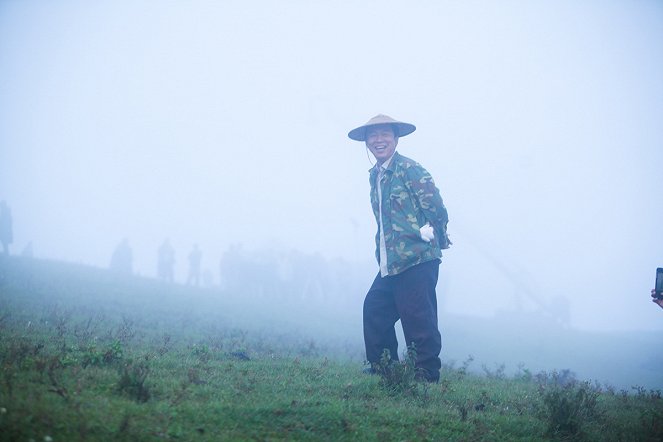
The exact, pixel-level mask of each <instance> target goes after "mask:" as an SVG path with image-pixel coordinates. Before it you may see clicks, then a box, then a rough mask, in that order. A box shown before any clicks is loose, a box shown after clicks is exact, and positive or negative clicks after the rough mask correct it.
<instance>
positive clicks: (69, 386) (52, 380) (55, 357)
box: [0, 259, 663, 441]
mask: <svg viewBox="0 0 663 442" xmlns="http://www.w3.org/2000/svg"><path fill="white" fill-rule="evenodd" d="M261 304H264V301H258V302H257V303H256V302H254V301H252V300H247V299H242V298H241V296H238V297H233V296H230V295H229V294H222V293H218V292H213V291H203V290H191V289H187V288H185V287H181V286H172V285H165V284H160V283H158V282H155V281H152V280H148V279H142V278H120V277H118V276H117V275H112V274H110V273H109V272H106V271H104V270H99V269H94V268H87V267H81V266H76V265H67V264H61V263H52V262H44V261H25V260H20V259H12V260H6V259H5V260H4V261H0V336H1V338H2V339H1V341H0V362H1V364H2V373H1V376H2V379H1V384H0V440H29V439H34V440H44V437H45V436H47V435H48V436H50V437H52V438H53V440H56V441H57V440H109V439H110V440H127V441H129V440H132V441H133V440H162V439H166V438H168V439H180V440H540V439H550V438H554V437H562V436H564V437H570V436H573V437H575V438H576V439H586V440H657V439H659V440H660V438H661V436H662V435H663V428H662V427H661V421H663V403H662V401H661V399H660V393H657V392H653V391H645V390H642V389H641V390H640V391H639V392H636V393H635V394H626V393H625V392H621V393H615V392H611V391H603V392H600V393H599V391H598V390H596V389H595V388H592V387H590V386H588V385H585V384H582V383H571V384H569V385H568V386H566V387H563V386H561V385H560V382H559V381H560V379H559V378H554V377H552V376H549V375H540V376H538V377H537V376H530V375H529V374H528V373H527V372H525V373H522V376H520V377H518V378H512V379H506V378H504V376H502V375H501V374H500V373H499V372H496V373H494V376H493V377H479V376H476V375H472V374H470V373H468V372H467V369H466V367H465V366H457V367H451V366H448V367H446V368H445V370H444V371H443V374H442V381H441V382H440V384H437V385H428V384H417V383H408V382H406V381H404V382H403V386H404V387H407V388H404V389H403V391H393V390H391V389H389V388H386V387H384V385H382V384H381V381H380V379H379V378H378V377H372V376H365V375H361V374H359V371H360V369H361V362H360V361H361V355H360V354H359V353H360V352H359V353H358V350H357V348H356V346H354V345H353V344H352V343H348V342H345V341H344V337H343V335H339V336H334V335H329V334H327V335H323V334H322V332H321V331H320V330H321V329H320V328H319V327H320V326H321V325H322V324H324V323H327V322H332V321H333V320H334V314H333V309H329V310H328V311H326V312H319V313H318V314H316V315H315V317H313V318H311V314H310V312H308V311H306V310H301V311H298V309H300V308H301V306H298V305H297V304H296V303H295V304H292V303H288V302H287V301H285V300H282V302H276V303H270V304H269V307H270V308H269V309H264V308H260V307H263V305H261ZM293 311H294V313H295V315H294V316H295V317H297V316H301V317H302V322H301V324H296V325H293V323H292V322H290V321H289V320H287V318H288V317H291V316H290V315H289V314H288V315H286V312H287V313H293ZM279 318H280V319H279ZM307 318H308V319H307ZM321 323H322V324H321ZM258 324H260V325H258ZM311 335H313V336H316V340H313V339H311V338H310V337H309V336H311ZM323 336H324V337H323ZM246 357H248V358H249V360H246ZM555 380H557V381H558V382H555ZM546 401H548V402H546ZM564 407H566V408H564ZM574 407H576V408H575V409H574ZM564 410H566V412H565V411H564ZM574 410H575V411H574ZM565 413H566V414H565ZM551 422H552V423H558V424H559V423H566V424H570V426H568V425H567V431H566V433H563V432H558V433H557V434H556V435H555V433H554V432H551V431H550V424H551ZM574 423H577V425H578V426H577V428H576V427H573V424H574ZM553 436H554V437H553Z"/></svg>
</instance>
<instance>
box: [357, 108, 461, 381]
mask: <svg viewBox="0 0 663 442" xmlns="http://www.w3.org/2000/svg"><path fill="white" fill-rule="evenodd" d="M415 130H416V127H415V126H414V125H413V124H409V123H403V122H400V121H396V120H394V119H393V118H391V117H388V116H386V115H377V116H376V117H373V118H372V119H371V120H369V121H368V123H366V124H364V125H363V126H360V127H358V128H356V129H353V130H351V131H350V132H349V133H348V136H349V137H350V138H351V139H353V140H355V141H363V142H365V143H366V147H367V148H368V150H370V151H371V153H372V154H373V156H374V157H375V159H376V161H377V164H376V165H375V166H374V167H373V168H371V170H370V178H369V180H370V185H371V194H370V196H371V205H372V207H373V213H374V214H375V220H376V222H377V227H378V229H377V234H376V235H375V245H376V250H375V256H376V258H377V261H378V264H379V266H380V270H379V272H378V274H377V276H376V277H375V280H374V281H373V285H372V286H371V288H370V289H369V291H368V294H367V295H366V299H365V300H364V343H365V345H366V359H367V360H368V362H370V364H371V368H370V369H369V371H370V372H375V367H376V364H377V363H378V362H379V361H380V358H381V356H382V353H383V351H384V350H385V349H386V350H388V351H389V352H390V355H391V358H392V360H398V341H397V339H396V330H395V328H394V326H395V324H396V321H398V320H399V319H400V320H401V324H402V326H403V334H404V335H405V341H406V343H407V345H408V346H411V345H412V344H414V348H415V350H416V354H417V358H416V368H417V374H418V377H419V378H420V379H424V380H426V381H429V382H437V381H438V380H439V379H440V366H441V362H440V357H439V355H440V350H441V348H442V341H441V336H440V332H439V330H438V327H437V295H436V293H435V286H436V285H437V278H438V272H439V264H440V258H441V257H442V249H446V248H449V245H450V244H451V243H450V242H449V240H448V238H447V222H448V216H447V210H446V208H445V207H444V204H443V202H442V198H441V197H440V192H439V191H438V189H437V187H435V183H434V182H433V178H432V177H431V175H430V174H429V173H428V172H427V171H426V169H424V168H423V167H422V166H421V165H420V164H418V163H417V162H415V161H413V160H411V159H409V158H407V157H404V156H402V155H400V154H399V153H398V152H396V146H397V145H398V140H399V138H401V137H404V136H406V135H409V134H411V133H412V132H414V131H415Z"/></svg>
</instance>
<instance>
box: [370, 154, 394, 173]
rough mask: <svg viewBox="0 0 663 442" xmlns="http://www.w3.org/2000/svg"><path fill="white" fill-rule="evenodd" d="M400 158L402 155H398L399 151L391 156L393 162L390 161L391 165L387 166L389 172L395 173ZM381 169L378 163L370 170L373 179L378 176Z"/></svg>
mask: <svg viewBox="0 0 663 442" xmlns="http://www.w3.org/2000/svg"><path fill="white" fill-rule="evenodd" d="M399 157H400V155H399V154H398V151H396V152H394V154H393V155H392V156H391V160H390V161H389V165H388V166H387V170H388V171H390V172H393V171H394V170H395V169H396V162H397V161H398V158H399ZM379 169H380V166H378V165H377V163H376V164H375V166H373V167H371V168H370V169H368V171H369V172H370V173H371V178H373V177H375V175H377V174H378V171H379Z"/></svg>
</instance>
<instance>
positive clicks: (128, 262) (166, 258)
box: [110, 238, 203, 286]
mask: <svg viewBox="0 0 663 442" xmlns="http://www.w3.org/2000/svg"><path fill="white" fill-rule="evenodd" d="M188 258H189V275H188V277H187V280H186V284H187V285H196V286H197V285H200V265H201V263H202V258H203V253H202V251H201V250H200V248H199V247H198V244H194V245H193V248H192V249H191V252H189V256H188ZM132 267H133V253H132V250H131V246H130V245H129V240H128V239H126V238H125V239H123V240H122V241H121V242H120V243H119V244H118V245H117V247H116V248H115V250H114V251H113V255H112V256H111V262H110V269H111V270H113V271H115V272H117V273H121V274H131V273H132V272H133V270H132ZM157 278H158V279H160V280H162V281H165V282H171V283H172V282H174V281H175V249H174V248H173V246H172V245H171V244H170V240H168V239H165V240H164V241H163V243H161V245H160V246H159V248H158V249H157Z"/></svg>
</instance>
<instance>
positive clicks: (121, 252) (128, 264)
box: [110, 238, 133, 275]
mask: <svg viewBox="0 0 663 442" xmlns="http://www.w3.org/2000/svg"><path fill="white" fill-rule="evenodd" d="M132 266H133V252H132V251H131V246H130V245H129V240H128V239H126V238H124V239H123V240H122V242H120V243H119V244H118V245H117V247H115V251H113V256H111V262H110V268H111V270H113V271H115V272H117V273H122V274H126V275H130V274H131V273H132Z"/></svg>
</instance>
